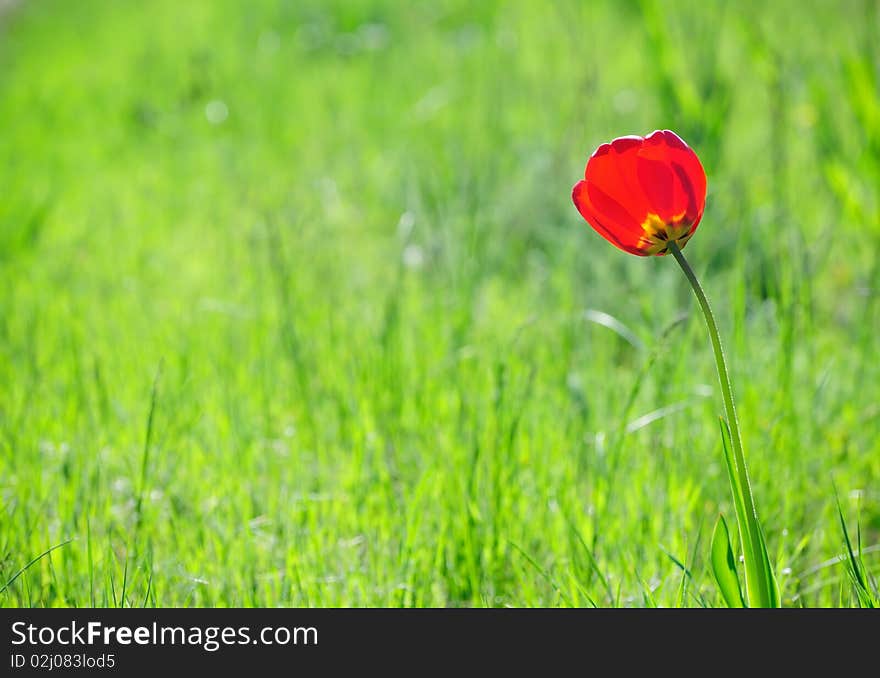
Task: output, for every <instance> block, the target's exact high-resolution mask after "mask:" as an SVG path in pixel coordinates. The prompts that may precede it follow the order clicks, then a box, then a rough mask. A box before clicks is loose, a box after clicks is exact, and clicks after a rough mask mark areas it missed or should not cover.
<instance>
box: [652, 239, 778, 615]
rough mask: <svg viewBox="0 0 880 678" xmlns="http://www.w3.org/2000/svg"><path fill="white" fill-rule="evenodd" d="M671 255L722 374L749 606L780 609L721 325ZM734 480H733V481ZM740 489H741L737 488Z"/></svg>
mask: <svg viewBox="0 0 880 678" xmlns="http://www.w3.org/2000/svg"><path fill="white" fill-rule="evenodd" d="M668 250H669V252H671V253H672V256H673V257H675V260H676V261H677V262H678V265H679V266H680V267H681V270H682V271H683V272H684V274H685V277H686V278H687V279H688V282H689V283H690V284H691V287H692V288H693V290H694V294H695V295H696V297H697V301H698V302H699V303H700V308H701V309H702V311H703V316H704V317H705V318H706V326H707V327H708V329H709V339H710V340H711V342H712V350H713V351H714V352H715V367H716V369H717V370H718V381H719V382H720V383H721V397H722V399H723V400H724V411H725V414H726V416H727V423H728V427H729V430H730V440H731V447H732V448H733V455H734V456H733V460H734V465H735V467H736V468H735V473H736V483H735V484H734V483H733V482H732V483H731V484H732V485H733V486H732V487H731V490H732V491H733V494H734V500H735V501H736V499H737V494H739V497H740V499H741V500H742V503H743V509H744V511H745V514H746V515H745V516H738V518H739V520H738V521H737V522H738V523H739V528H740V535H741V539H742V541H743V552H744V557H745V566H746V591H747V594H748V597H749V599H750V600H749V602H750V604H751V605H752V606H755V607H776V606H777V605H778V594H777V593H776V591H775V584H774V578H773V574H772V572H771V571H770V565H769V561H768V559H767V556H766V547H765V546H764V541H763V535H762V534H761V533H760V530H761V528H760V523H759V522H758V514H757V511H756V510H755V501H754V499H753V497H752V485H751V482H750V481H749V473H748V469H747V468H746V459H745V455H744V454H743V447H742V437H741V436H740V432H739V421H738V420H737V417H736V406H735V404H734V399H733V389H732V388H731V385H730V376H729V375H728V371H727V362H726V360H725V359H724V350H723V349H722V347H721V336H720V335H719V333H718V325H717V324H716V323H715V316H714V314H713V313H712V308H711V307H710V306H709V300H708V299H707V298H706V293H705V292H703V287H702V286H701V285H700V281H699V280H698V279H697V276H696V274H695V273H694V270H693V269H692V268H691V266H690V264H689V263H688V261H687V259H685V258H684V254H682V252H681V249H680V248H679V247H678V244H677V243H676V242H675V241H670V242H669V246H668ZM733 480H734V479H733V478H731V481H733ZM737 485H738V487H737Z"/></svg>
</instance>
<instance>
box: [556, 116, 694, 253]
mask: <svg viewBox="0 0 880 678" xmlns="http://www.w3.org/2000/svg"><path fill="white" fill-rule="evenodd" d="M571 197H572V200H574V204H575V207H577V209H578V211H579V212H580V213H581V216H583V218H584V219H586V220H587V222H588V223H589V224H590V225H591V226H592V227H593V228H594V229H595V230H596V231H597V232H598V233H599V234H600V235H601V236H602V237H603V238H605V239H606V240H608V241H609V242H610V243H612V244H613V245H615V246H616V247H619V248H620V249H622V250H623V251H624V252H629V253H630V254H636V255H639V256H643V257H645V256H652V255H664V254H667V253H668V251H669V250H668V248H669V242H670V241H673V242H675V243H677V244H678V247H679V248H682V247H684V246H685V244H686V243H687V241H688V240H690V237H691V236H692V235H693V234H694V231H696V230H697V225H698V224H699V223H700V219H701V218H702V216H703V208H704V207H705V205H706V173H705V172H704V171H703V166H702V165H701V164H700V159H699V158H698V157H697V154H696V153H694V152H693V150H691V148H690V146H688V145H687V144H686V143H685V142H684V141H682V140H681V138H679V136H678V135H677V134H675V133H674V132H670V131H669V130H662V131H661V130H657V131H656V132H652V133H651V134H649V135H648V136H647V137H638V136H625V137H619V138H617V139H615V140H614V141H612V142H611V143H608V144H602V145H601V146H599V148H597V149H596V150H595V152H594V153H593V155H591V156H590V159H589V161H588V162H587V168H586V171H585V172H584V178H583V180H582V181H579V182H578V183H577V184H575V186H574V189H573V190H572V194H571Z"/></svg>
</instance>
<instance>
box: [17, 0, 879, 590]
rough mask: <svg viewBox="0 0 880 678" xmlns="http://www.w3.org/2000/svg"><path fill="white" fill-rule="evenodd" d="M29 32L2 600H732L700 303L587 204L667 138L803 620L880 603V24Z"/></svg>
mask: <svg viewBox="0 0 880 678" xmlns="http://www.w3.org/2000/svg"><path fill="white" fill-rule="evenodd" d="M2 11H3V14H2V15H0V159H2V163H0V587H3V588H2V592H0V605H2V606H13V607H14V606H39V607H42V606H126V607H128V606H142V605H146V606H161V607H165V606H224V607H225V606H261V607H262V606H321V607H323V606H355V607H360V606H379V607H392V606H441V607H445V606H515V607H531V606H542V607H543V606H591V605H597V606H636V607H640V606H690V607H694V606H710V607H714V606H721V605H723V604H724V603H723V600H722V599H721V597H720V595H719V594H718V593H717V590H716V586H715V584H714V581H713V578H712V573H711V570H710V568H709V564H708V552H709V538H710V536H711V532H712V527H713V526H714V524H715V521H716V518H717V516H718V513H719V512H722V513H724V514H725V516H726V517H727V519H728V521H729V522H731V524H733V521H734V512H733V506H732V500H731V495H730V489H729V487H728V482H727V477H726V470H725V466H724V457H723V455H722V443H721V436H720V432H719V424H718V415H719V414H720V413H721V411H722V410H721V400H720V396H719V392H718V384H717V379H716V376H715V372H714V363H713V360H712V353H711V348H710V346H709V342H708V340H707V337H706V331H705V327H704V325H703V319H702V317H701V316H700V314H699V309H698V307H697V305H696V302H695V300H694V298H693V295H692V293H691V290H690V288H689V287H688V286H687V282H686V281H685V279H684V278H683V277H682V275H681V273H680V271H678V270H677V267H676V266H675V263H674V262H673V261H672V258H671V257H650V258H640V257H634V256H629V255H626V254H624V253H622V252H620V251H619V250H617V249H615V248H614V247H612V246H610V245H609V244H608V243H607V242H605V241H604V240H603V239H602V238H600V237H599V236H598V235H597V234H596V233H595V232H594V231H593V230H592V229H591V228H590V227H589V226H588V225H587V224H586V223H585V222H584V220H583V219H582V218H581V217H580V216H579V215H578V213H577V211H576V210H575V208H574V206H573V205H572V202H571V187H572V185H573V184H574V183H575V182H576V181H577V180H578V179H581V178H582V177H583V171H584V164H585V162H586V160H587V157H588V156H589V154H590V153H591V152H592V150H593V149H594V148H595V147H596V146H597V145H598V144H600V143H602V142H604V141H608V140H610V139H611V138H613V137H616V136H620V135H623V134H646V133H648V132H650V131H651V130H654V129H657V128H669V129H673V130H675V131H676V132H678V134H680V135H681V136H682V137H683V138H684V139H685V140H686V141H687V142H688V143H689V144H690V145H691V146H692V147H693V148H694V149H695V150H696V152H697V153H698V154H699V156H700V158H701V160H702V162H703V165H704V167H705V168H706V172H707V174H708V177H709V196H708V202H707V208H706V213H705V216H704V218H703V221H702V223H701V225H700V228H699V230H698V231H697V233H696V235H695V236H694V238H693V240H692V241H691V243H690V244H689V245H688V248H687V250H686V254H687V255H688V257H689V259H690V261H691V263H692V264H693V266H694V268H695V269H696V270H697V271H698V273H699V274H700V276H701V278H702V281H703V284H704V286H705V288H706V290H707V292H708V294H709V296H710V298H711V299H712V302H713V305H714V307H715V311H716V314H717V315H718V319H719V323H720V326H721V332H722V336H723V339H724V341H725V344H726V349H727V353H728V358H729V360H730V364H731V370H732V379H733V385H734V389H735V391H736V394H737V398H738V400H737V404H738V409H739V416H740V420H741V425H742V427H743V435H744V439H745V449H746V455H747V458H748V460H749V464H750V473H751V477H752V481H753V485H754V488H753V489H754V495H755V499H756V502H757V507H758V511H759V514H760V517H761V520H762V522H763V525H764V530H765V532H766V537H767V543H768V546H769V549H770V558H771V561H772V563H773V565H774V567H775V569H776V573H777V576H778V578H779V584H780V588H781V593H782V599H783V602H784V604H785V605H786V606H795V607H797V606H811V607H812V606H823V607H824V606H855V605H858V604H860V601H859V599H858V598H857V595H856V591H855V587H854V585H853V583H852V581H851V578H850V576H849V575H848V570H847V565H846V562H845V559H844V560H843V561H841V560H840V558H841V557H842V556H843V554H844V553H845V551H846V546H845V539H844V532H843V529H842V527H841V521H840V519H839V516H838V509H837V499H836V497H838V498H839V502H840V507H841V509H842V513H843V515H844V517H845V519H846V524H847V527H848V532H849V536H850V538H851V540H852V544H853V547H854V548H855V549H857V548H858V543H859V542H860V543H861V549H862V551H863V554H862V560H863V562H864V565H865V568H866V570H867V573H866V574H867V577H868V578H869V579H870V578H873V577H875V576H876V575H875V574H874V573H876V572H877V571H878V569H880V485H878V483H880V361H878V356H880V333H878V329H880V94H878V90H880V18H878V9H877V4H876V3H874V2H872V1H871V0H865V1H864V2H856V1H845V2H831V1H830V0H829V1H827V2H819V3H809V4H804V3H799V2H794V1H791V2H778V3H777V2H772V3H768V2H758V1H757V0H750V1H748V2H743V3H739V2H737V3H734V2H726V3H725V2H720V1H711V2H697V1H696V0H694V1H693V2H652V1H648V0H645V1H643V2H642V1H638V0H630V1H628V2H605V3H598V2H596V3H593V2H565V3H563V2H560V3H542V2H528V1H525V0H522V1H519V2H501V1H500V0H499V1H498V2H494V1H488V0H487V1H485V2H476V3H475V2H466V1H464V0H449V1H442V2H441V1H436V2H435V1H431V2H428V1H425V2H411V3H410V2H394V1H392V0H385V1H380V0H369V1H368V0H344V1H343V0H336V1H333V2H324V1H318V0H310V1H296V2H294V1H293V0H291V1H289V2H288V1H284V0H259V1H256V0H255V1H253V2H247V3H244V2H233V1H232V0H213V1H211V2H208V1H207V0H205V1H193V2H180V1H179V0H150V1H148V2H137V3H136V2H110V1H109V0H104V1H99V0H78V1H77V2H65V1H63V0H24V2H22V3H20V4H18V5H16V6H13V7H12V8H8V7H7V8H5V9H4V10H2ZM835 488H836V489H835ZM835 493H836V494H835ZM61 544H63V545H61ZM59 545H60V546H59ZM53 546H58V548H56V549H55V550H54V551H52V552H51V553H49V554H48V555H45V556H44V557H42V558H39V559H38V556H40V555H41V554H43V553H44V552H46V551H47V549H50V548H51V547H53ZM32 561H34V562H32ZM29 563H32V564H30V566H28V565H29ZM22 570H23V571H22ZM7 582H9V583H8V585H6V586H4V585H5V584H7ZM869 585H870V582H869Z"/></svg>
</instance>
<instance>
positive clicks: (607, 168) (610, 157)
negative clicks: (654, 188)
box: [584, 136, 649, 228]
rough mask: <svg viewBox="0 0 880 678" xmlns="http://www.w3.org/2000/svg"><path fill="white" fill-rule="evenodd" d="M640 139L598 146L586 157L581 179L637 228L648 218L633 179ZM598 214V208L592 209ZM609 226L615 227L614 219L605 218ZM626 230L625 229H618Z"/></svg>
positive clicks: (646, 210) (616, 218) (600, 206)
mask: <svg viewBox="0 0 880 678" xmlns="http://www.w3.org/2000/svg"><path fill="white" fill-rule="evenodd" d="M644 141H645V140H644V139H643V138H642V137H632V136H631V137H620V138H618V139H615V140H614V141H612V142H611V143H610V144H602V145H601V146H599V148H598V149H596V152H595V153H593V155H592V156H590V159H589V161H588V162H587V169H586V171H585V172H584V179H585V180H586V181H587V182H588V183H590V184H592V185H593V186H595V187H596V188H598V189H599V190H601V191H602V193H604V194H605V195H606V196H608V198H610V199H611V200H612V201H614V202H615V203H616V204H617V205H618V206H619V207H621V208H622V209H623V210H625V211H626V212H627V213H628V214H629V215H630V217H631V218H632V219H633V220H634V221H635V222H636V223H638V224H641V223H642V222H643V221H644V220H645V218H646V217H647V215H648V211H649V209H648V208H649V205H648V199H647V197H646V196H645V192H644V191H643V190H642V187H641V185H640V184H639V181H638V177H637V175H636V161H637V159H638V154H639V150H640V149H641V148H642V144H643V143H644ZM596 207H598V208H599V210H602V209H603V206H602V205H596ZM606 216H607V218H608V220H609V222H611V223H610V225H612V226H614V227H617V226H619V225H620V224H618V219H619V216H618V215H606ZM622 227H623V228H627V227H628V224H627V225H626V226H622Z"/></svg>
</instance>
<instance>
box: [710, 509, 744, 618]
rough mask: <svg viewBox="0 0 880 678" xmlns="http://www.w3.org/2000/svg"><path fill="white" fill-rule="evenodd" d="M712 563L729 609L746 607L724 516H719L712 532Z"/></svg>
mask: <svg viewBox="0 0 880 678" xmlns="http://www.w3.org/2000/svg"><path fill="white" fill-rule="evenodd" d="M711 562H712V574H714V575H715V582H716V583H717V584H718V589H719V590H720V591H721V595H722V596H723V597H724V602H725V603H727V607H745V602H744V601H743V595H742V589H740V586H739V576H738V575H737V572H736V559H735V558H734V557H733V549H731V548H730V534H729V533H728V531H727V522H726V521H725V520H724V516H722V515H719V516H718V522H716V523H715V530H714V531H713V532H712V546H711Z"/></svg>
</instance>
